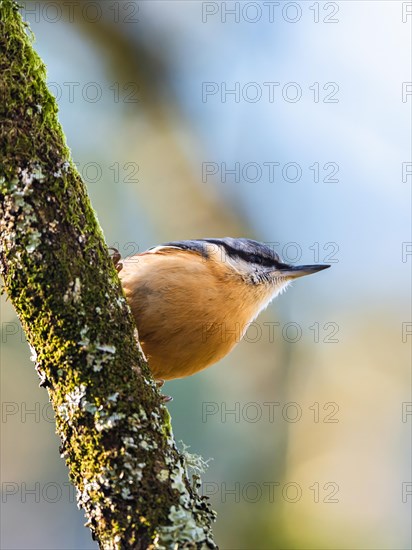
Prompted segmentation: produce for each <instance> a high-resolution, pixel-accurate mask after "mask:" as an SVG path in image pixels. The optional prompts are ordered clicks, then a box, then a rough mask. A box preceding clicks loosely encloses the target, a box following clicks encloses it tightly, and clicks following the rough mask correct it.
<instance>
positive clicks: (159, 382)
mask: <svg viewBox="0 0 412 550" xmlns="http://www.w3.org/2000/svg"><path fill="white" fill-rule="evenodd" d="M155 383H156V386H157V388H158V389H160V388H162V387H163V385H164V383H165V381H164V380H163V379H162V378H158V379H157V380H155ZM160 399H161V400H162V403H169V401H173V397H170V395H161V396H160Z"/></svg>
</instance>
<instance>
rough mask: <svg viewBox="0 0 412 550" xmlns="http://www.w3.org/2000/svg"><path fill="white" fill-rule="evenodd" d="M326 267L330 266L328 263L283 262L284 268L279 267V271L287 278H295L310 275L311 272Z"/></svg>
mask: <svg viewBox="0 0 412 550" xmlns="http://www.w3.org/2000/svg"><path fill="white" fill-rule="evenodd" d="M328 267H330V265H327V264H317V265H296V266H293V265H287V264H285V266H284V268H283V267H282V268H280V270H279V271H280V272H281V273H282V275H284V276H286V277H287V278H288V279H297V278H298V277H303V276H304V275H312V273H317V272H318V271H322V270H323V269H327V268H328Z"/></svg>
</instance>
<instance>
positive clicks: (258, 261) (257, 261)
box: [249, 254, 262, 265]
mask: <svg viewBox="0 0 412 550" xmlns="http://www.w3.org/2000/svg"><path fill="white" fill-rule="evenodd" d="M249 261H250V262H252V263H253V264H258V265H261V264H262V257H261V256H257V255H256V254H251V255H250V256H249Z"/></svg>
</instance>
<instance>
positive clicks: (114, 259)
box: [109, 246, 123, 273]
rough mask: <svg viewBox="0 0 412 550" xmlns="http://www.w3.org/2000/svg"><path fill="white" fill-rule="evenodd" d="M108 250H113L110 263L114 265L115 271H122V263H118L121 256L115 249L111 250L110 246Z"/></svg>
mask: <svg viewBox="0 0 412 550" xmlns="http://www.w3.org/2000/svg"><path fill="white" fill-rule="evenodd" d="M109 250H113V254H111V258H112V262H113V263H114V267H115V268H116V271H117V272H118V273H119V271H121V270H122V269H123V263H122V262H121V261H120V260H121V259H122V255H121V254H120V252H119V251H118V250H117V248H113V247H112V246H110V247H109Z"/></svg>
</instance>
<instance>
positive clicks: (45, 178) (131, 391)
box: [0, 0, 216, 549]
mask: <svg viewBox="0 0 412 550" xmlns="http://www.w3.org/2000/svg"><path fill="white" fill-rule="evenodd" d="M0 45H1V58H0V71H1V81H0V93H1V106H0V111H1V118H2V120H1V130H0V132H1V141H0V147H1V167H0V216H1V219H0V272H1V274H2V276H3V279H4V287H5V289H6V291H7V294H8V296H9V298H10V300H11V301H12V303H13V304H14V307H15V308H16V311H17V314H18V316H19V318H20V321H21V323H22V325H23V327H24V330H25V332H26V335H27V339H28V341H29V343H30V346H31V349H32V356H33V361H35V364H36V369H37V371H38V373H39V375H40V378H41V385H42V386H45V387H47V390H48V392H49V396H50V400H51V402H52V404H53V408H54V411H55V414H56V426H57V432H58V434H59V435H60V437H61V440H62V445H61V449H60V452H61V455H62V456H63V457H64V458H65V459H66V462H67V465H68V467H69V472H70V478H71V480H72V482H73V483H74V484H75V486H76V488H77V498H78V503H79V505H80V506H81V507H82V508H83V509H84V510H85V514H86V517H87V519H88V522H87V524H88V526H89V527H90V529H91V531H92V535H93V537H94V538H95V539H97V541H98V542H99V545H100V547H101V548H105V549H123V548H125V549H126V548H133V549H146V548H179V549H180V548H216V544H215V543H214V542H213V536H212V532H211V523H212V521H213V520H214V517H215V515H214V512H213V511H212V510H210V508H209V506H208V504H207V502H206V501H205V500H204V499H203V498H202V497H201V496H199V495H198V493H197V488H198V485H199V482H198V481H196V482H195V485H194V486H192V485H191V484H190V482H189V479H188V474H187V467H186V466H187V463H188V462H189V461H188V459H190V461H191V462H193V458H194V457H193V456H188V455H187V453H185V452H183V453H180V452H179V451H178V450H177V448H176V444H175V442H174V439H173V434H172V429H171V424H170V417H169V414H168V412H167V409H166V408H165V406H164V405H163V404H162V402H161V399H160V396H159V393H158V391H157V389H156V386H155V384H154V382H153V380H152V378H151V375H150V371H149V369H148V367H147V364H146V362H145V359H144V357H143V355H142V353H141V352H140V351H139V347H138V345H137V344H136V331H135V327H134V323H133V320H132V317H131V314H130V310H129V307H128V305H127V303H126V300H125V298H124V295H123V292H122V289H121V285H120V282H119V279H118V277H117V273H116V271H115V269H114V267H113V264H112V261H111V259H110V257H109V254H108V250H107V247H106V245H105V242H104V238H103V234H102V231H101V229H100V227H99V224H98V222H97V220H96V217H95V214H94V212H93V210H92V208H91V205H90V202H89V198H88V196H87V192H86V189H85V186H84V184H83V182H82V181H81V178H80V176H79V174H78V173H77V171H76V169H75V167H74V164H73V162H72V161H71V158H70V153H69V150H68V148H67V146H66V144H65V138H64V135H63V132H62V129H61V127H60V125H59V123H58V120H57V106H56V102H55V100H54V98H53V97H52V96H51V94H50V92H49V91H48V90H47V87H46V84H45V81H46V70H45V67H44V65H43V63H42V62H41V60H40V59H39V57H38V56H37V54H36V53H35V52H34V50H33V48H32V45H31V39H30V37H29V34H28V33H27V29H26V26H25V24H24V23H23V21H22V19H21V16H20V14H19V12H18V7H17V4H16V3H15V2H14V1H13V0H0ZM200 462H201V461H200ZM195 467H196V466H195ZM195 479H196V480H198V477H197V476H196V478H195Z"/></svg>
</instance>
